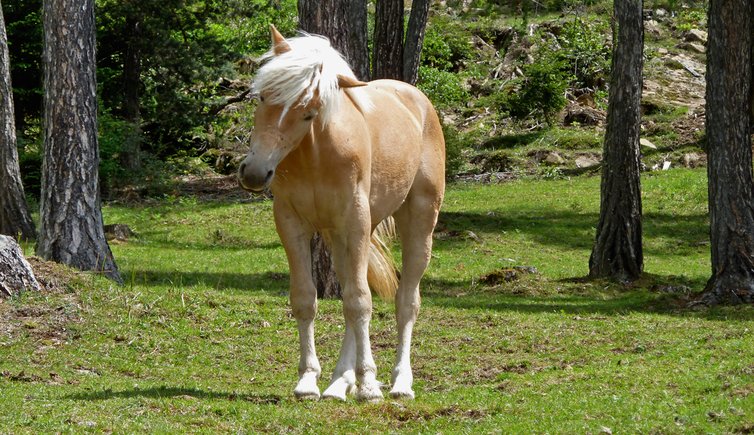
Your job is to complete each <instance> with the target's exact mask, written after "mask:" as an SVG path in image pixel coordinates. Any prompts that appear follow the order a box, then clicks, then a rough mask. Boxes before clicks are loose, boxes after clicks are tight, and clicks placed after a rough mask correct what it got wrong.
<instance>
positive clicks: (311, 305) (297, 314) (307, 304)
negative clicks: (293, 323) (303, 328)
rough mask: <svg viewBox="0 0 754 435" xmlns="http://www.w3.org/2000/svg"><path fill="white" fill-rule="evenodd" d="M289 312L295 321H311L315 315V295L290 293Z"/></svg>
mask: <svg viewBox="0 0 754 435" xmlns="http://www.w3.org/2000/svg"><path fill="white" fill-rule="evenodd" d="M291 311H292V313H293V317H294V318H296V319H297V320H305V319H306V320H309V319H313V318H314V316H315V315H316V314H317V293H316V291H315V292H314V294H313V295H311V294H309V292H307V293H297V292H293V291H291Z"/></svg>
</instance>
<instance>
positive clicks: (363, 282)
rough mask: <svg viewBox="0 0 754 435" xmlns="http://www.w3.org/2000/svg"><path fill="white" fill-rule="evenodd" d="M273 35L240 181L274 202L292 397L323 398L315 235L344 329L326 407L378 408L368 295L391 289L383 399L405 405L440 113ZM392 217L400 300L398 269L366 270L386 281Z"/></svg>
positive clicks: (441, 146)
mask: <svg viewBox="0 0 754 435" xmlns="http://www.w3.org/2000/svg"><path fill="white" fill-rule="evenodd" d="M270 33H271V37H272V48H271V49H270V51H268V52H267V53H266V54H265V55H263V56H262V58H261V59H262V66H261V68H260V69H259V70H258V72H257V74H256V76H255V78H254V80H253V83H252V91H253V94H254V95H255V96H256V98H257V99H258V106H257V108H256V110H255V113H254V130H253V132H252V134H251V147H250V150H249V153H248V155H247V156H246V158H245V159H244V160H243V161H242V162H241V164H240V165H239V170H238V180H239V184H240V185H241V187H242V188H244V189H245V190H248V191H252V192H260V191H265V190H267V189H269V191H271V192H272V194H273V214H274V220H275V227H276V230H277V232H278V235H279V236H280V240H281V242H282V245H283V248H284V250H285V253H286V256H287V259H288V265H289V268H290V305H291V309H292V312H293V316H294V317H295V319H296V322H297V326H298V333H299V343H300V359H299V366H298V374H299V379H298V383H297V384H296V387H295V389H294V391H293V392H294V395H295V397H296V398H297V399H302V400H304V399H315V400H316V399H319V398H320V390H319V388H318V386H317V381H318V378H319V376H320V373H321V367H320V364H319V360H318V359H317V354H316V350H315V345H314V317H315V315H316V312H317V291H316V288H315V284H314V281H313V277H312V272H311V270H312V254H311V249H310V241H311V240H312V237H313V235H314V234H315V233H317V232H318V233H319V234H321V236H322V238H323V240H324V241H325V243H326V245H327V246H328V248H329V249H330V252H331V257H332V263H333V265H334V268H335V273H336V277H337V279H338V282H339V283H340V285H341V288H342V299H343V313H344V317H345V336H344V338H343V342H342V347H341V350H340V356H339V359H338V362H337V364H336V367H335V370H334V372H333V375H332V379H331V382H330V384H329V386H328V387H327V389H326V390H325V391H324V393H323V394H322V398H333V399H339V400H346V395H347V394H355V396H356V399H357V400H361V401H378V400H380V399H382V398H383V395H382V392H381V391H380V386H381V384H380V382H378V381H377V367H376V365H375V363H374V359H373V357H372V351H371V347H370V342H369V323H370V319H371V315H372V295H371V292H370V285H371V286H372V288H373V289H374V288H377V289H379V288H385V287H387V288H388V289H387V290H383V292H382V293H383V294H382V296H384V297H387V298H391V297H394V298H395V308H396V321H397V328H398V329H397V335H398V344H397V352H396V353H397V355H396V363H395V366H394V369H393V371H392V379H391V389H390V396H391V397H393V398H409V399H413V398H414V391H413V389H412V388H413V386H412V384H413V374H412V371H411V356H410V352H411V336H412V331H413V327H414V324H415V322H416V318H417V314H418V312H419V306H420V295H419V283H420V280H421V278H422V275H423V274H424V271H425V269H426V268H427V266H428V264H429V261H430V256H431V250H432V233H433V231H434V227H435V225H436V223H437V217H438V214H439V210H440V206H441V204H442V200H443V195H444V191H445V139H444V137H443V132H442V126H441V124H440V121H439V119H438V116H437V112H436V111H435V109H434V107H433V106H432V103H431V102H430V101H429V99H428V98H427V97H426V96H425V95H424V94H423V93H422V92H421V91H419V90H418V89H417V88H415V87H413V86H411V85H409V84H407V83H404V82H399V81H394V80H375V81H371V82H368V83H367V82H362V81H360V80H358V79H357V78H356V76H355V75H354V73H353V71H352V70H351V68H350V67H349V66H348V63H347V62H346V61H345V60H344V59H343V57H342V56H341V55H340V53H338V51H336V50H335V49H334V48H333V47H331V45H330V43H329V41H328V40H327V39H326V38H324V37H321V36H316V35H307V34H302V35H300V36H296V37H291V38H288V39H286V38H284V37H283V36H282V35H281V34H280V33H279V32H278V31H277V29H275V27H274V25H273V26H271V27H270ZM391 216H392V218H393V219H394V223H395V227H396V229H397V230H396V232H397V234H398V238H399V239H400V244H401V249H402V253H403V255H402V265H401V273H400V283H399V284H396V285H397V287H398V288H397V289H396V288H395V286H396V285H390V283H389V275H392V277H393V279H394V280H395V282H396V283H397V279H396V277H395V268H394V267H390V273H389V274H385V273H378V272H379V271H377V270H373V269H375V268H377V267H383V269H384V262H383V263H380V262H379V261H377V260H379V259H380V258H382V255H383V254H384V252H382V251H381V250H380V249H375V248H376V246H375V244H376V243H377V242H376V241H375V238H374V237H373V232H374V230H375V228H376V227H377V226H378V224H380V223H381V222H382V221H384V220H385V219H387V218H389V217H391ZM380 264H382V266H379V265H380ZM383 271H384V270H383ZM370 280H371V281H379V282H370ZM386 280H387V281H386Z"/></svg>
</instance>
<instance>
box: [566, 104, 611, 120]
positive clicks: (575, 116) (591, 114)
mask: <svg viewBox="0 0 754 435" xmlns="http://www.w3.org/2000/svg"><path fill="white" fill-rule="evenodd" d="M604 121H605V114H604V113H603V112H602V111H600V110H597V109H593V108H591V107H588V106H581V105H579V104H575V103H571V104H569V105H568V106H567V107H566V110H565V115H564V117H563V125H572V124H580V125H600V124H602V123H603V122H604Z"/></svg>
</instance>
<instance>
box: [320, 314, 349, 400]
mask: <svg viewBox="0 0 754 435" xmlns="http://www.w3.org/2000/svg"><path fill="white" fill-rule="evenodd" d="M355 367H356V336H355V335H354V333H353V328H351V327H349V326H348V324H346V332H345V336H344V337H343V346H342V347H341V348H340V358H338V364H337V365H336V366H335V371H333V375H332V381H330V386H329V387H327V389H326V390H325V392H324V393H322V397H323V398H325V399H338V400H346V395H347V394H349V393H351V392H352V391H353V389H354V388H356V372H355Z"/></svg>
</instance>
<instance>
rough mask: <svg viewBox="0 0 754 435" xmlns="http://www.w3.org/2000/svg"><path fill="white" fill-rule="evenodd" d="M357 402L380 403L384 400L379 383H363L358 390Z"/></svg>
mask: <svg viewBox="0 0 754 435" xmlns="http://www.w3.org/2000/svg"><path fill="white" fill-rule="evenodd" d="M356 400H358V401H360V402H379V401H380V400H382V391H380V384H379V383H377V382H369V383H363V384H361V385H359V387H358V389H357V390H356Z"/></svg>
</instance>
